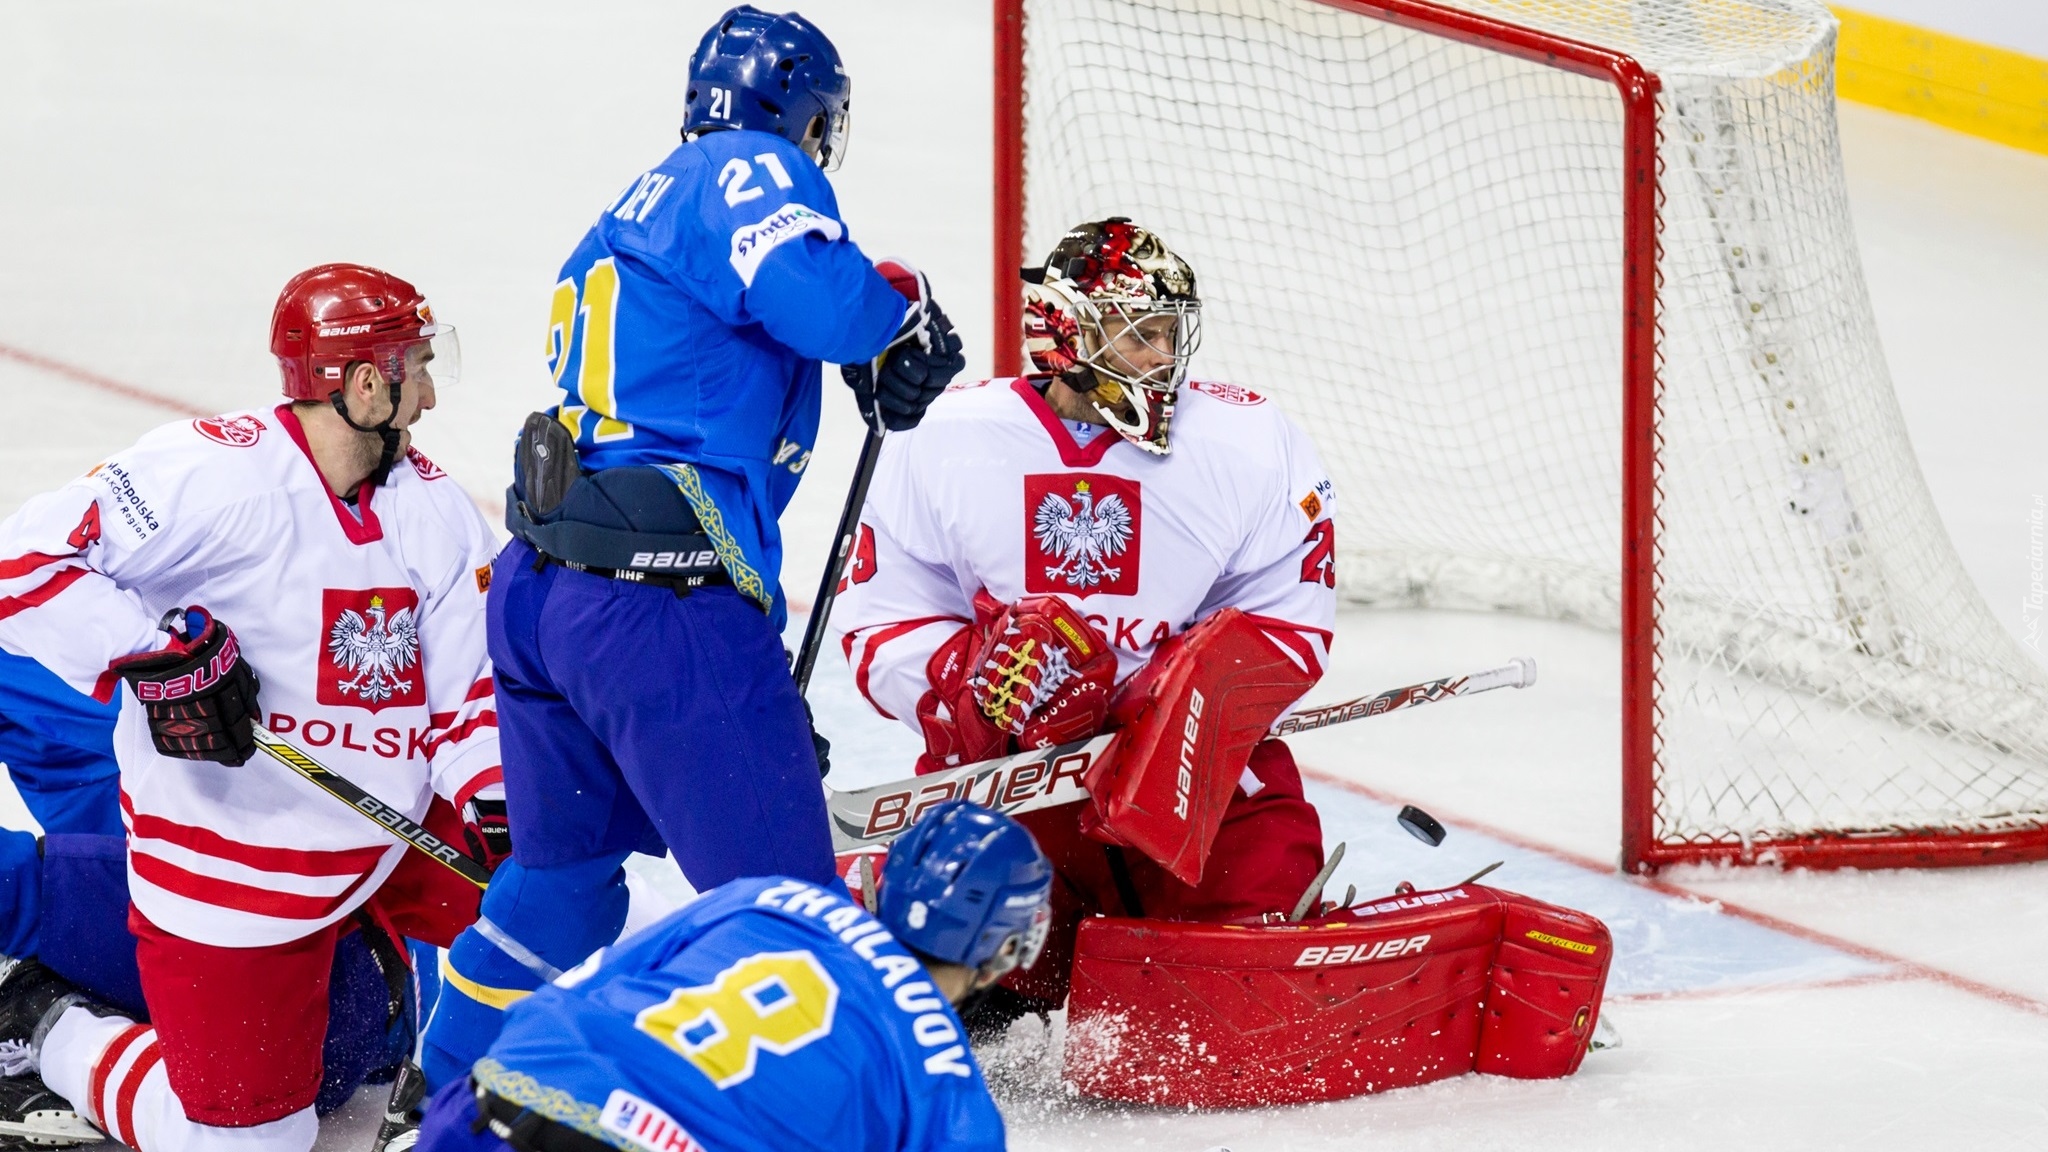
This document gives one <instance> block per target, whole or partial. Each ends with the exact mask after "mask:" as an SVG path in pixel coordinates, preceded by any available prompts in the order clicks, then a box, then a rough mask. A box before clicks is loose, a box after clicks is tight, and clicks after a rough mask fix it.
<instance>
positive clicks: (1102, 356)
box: [1088, 300, 1202, 396]
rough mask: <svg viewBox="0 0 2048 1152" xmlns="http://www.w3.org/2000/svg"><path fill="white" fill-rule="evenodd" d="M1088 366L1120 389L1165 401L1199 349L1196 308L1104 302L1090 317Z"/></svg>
mask: <svg viewBox="0 0 2048 1152" xmlns="http://www.w3.org/2000/svg"><path fill="white" fill-rule="evenodd" d="M1090 319H1091V320H1092V321H1093V323H1092V324H1091V325H1090V328H1092V329H1093V331H1092V332H1090V334H1089V343H1090V344H1092V345H1093V347H1092V348H1091V349H1090V350H1089V355H1088V366H1089V367H1090V368H1093V369H1095V370H1096V371H1097V372H1100V373H1102V374H1103V375H1105V376H1108V377H1109V378H1110V379H1112V380H1115V381H1117V382H1118V383H1120V384H1124V385H1128V386H1129V387H1132V388H1139V389H1143V390H1144V391H1147V392H1156V393H1164V394H1166V395H1168V396H1171V395H1173V394H1175V393H1177V392H1179V391H1180V386H1181V382H1182V381H1183V380H1185V379H1187V374H1188V362H1189V361H1190V360H1192V359H1193V358H1194V355H1195V349H1196V348H1198V347H1200V346H1201V343H1202V306H1201V304H1199V303H1197V302H1195V301H1192V300H1165V301H1145V302H1143V303H1135V302H1122V301H1118V302H1104V303H1101V304H1098V305H1096V307H1095V309H1094V315H1093V316H1092V317H1090Z"/></svg>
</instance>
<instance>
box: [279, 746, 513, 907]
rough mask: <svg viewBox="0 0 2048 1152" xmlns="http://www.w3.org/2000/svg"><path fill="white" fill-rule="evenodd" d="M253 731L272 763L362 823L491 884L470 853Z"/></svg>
mask: <svg viewBox="0 0 2048 1152" xmlns="http://www.w3.org/2000/svg"><path fill="white" fill-rule="evenodd" d="M252 731H253V732H254V733H255V736H256V746H257V747H259V748H261V749H263V750H264V751H265V752H268V753H269V754H270V758H271V759H273V760H275V761H277V762H278V763H280V764H282V765H284V766H285V767H287V768H289V769H291V770H292V771H294V772H297V773H298V774H299V775H301V776H304V777H305V778H306V779H307V780H310V781H312V782H313V785H314V786H315V787H317V788H319V789H320V790H321V791H322V792H325V793H327V794H328V795H329V796H332V797H334V798H335V799H336V800H339V801H341V802H342V803H344V804H346V805H348V806H349V807H351V808H353V809H355V810H356V811H357V812H358V813H360V814H361V815H362V817H363V819H365V820H368V821H370V822H371V823H374V824H376V825H377V826H378V827H379V828H382V829H384V830H385V831H386V832H389V833H391V835H393V836H396V837H397V838H398V839H399V840H400V841H401V842H403V843H404V844H405V845H407V846H408V847H410V848H413V849H415V850H417V851H419V852H421V853H423V854H424V855H426V856H427V857H429V858H431V859H432V860H433V861H434V862H435V863H436V864H439V865H441V866H442V867H444V868H447V869H448V870H449V871H451V872H453V873H455V874H456V875H457V876H460V877H462V878H463V879H464V880H467V881H469V882H470V883H471V884H474V885H476V886H477V887H479V888H482V887H484V886H486V885H488V884H489V883H490V882H491V874H490V873H489V872H486V871H484V869H483V865H481V864H478V863H477V862H476V861H475V860H472V859H470V857H469V854H468V853H466V852H461V851H458V850H457V849H455V848H454V847H453V846H451V845H450V844H449V843H448V842H447V841H445V840H443V839H441V838H440V837H439V836H436V835H434V834H433V833H432V832H429V831H427V830H426V829H425V828H422V827H420V826H419V825H418V824H415V823H413V821H412V818H411V817H409V816H407V815H406V814H405V813H403V812H400V811H399V810H398V809H396V808H393V807H392V806H391V805H389V804H386V803H385V802H384V801H382V800H379V799H377V798H376V797H375V796H372V795H370V794H369V793H368V792H365V791H363V790H362V788H361V787H359V786H357V784H356V782H355V781H353V780H350V779H349V778H348V777H346V776H339V775H336V774H335V773H334V771H333V770H332V769H330V768H328V767H327V766H326V765H324V764H322V763H320V762H319V761H318V760H315V759H313V758H312V757H311V756H308V755H306V754H305V753H304V752H301V751H299V750H298V748H296V747H294V746H293V745H292V744H291V742H290V741H288V740H286V739H284V738H283V737H282V736H279V735H277V734H276V733H274V732H271V731H268V730H267V729H265V728H264V727H263V726H262V725H260V724H259V725H254V726H253V727H252Z"/></svg>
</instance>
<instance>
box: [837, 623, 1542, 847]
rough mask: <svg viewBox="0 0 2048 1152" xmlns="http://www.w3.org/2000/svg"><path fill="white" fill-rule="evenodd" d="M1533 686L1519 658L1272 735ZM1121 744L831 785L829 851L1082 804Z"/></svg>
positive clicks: (1295, 717)
mask: <svg viewBox="0 0 2048 1152" xmlns="http://www.w3.org/2000/svg"><path fill="white" fill-rule="evenodd" d="M1535 682H1536V661H1534V660H1531V659H1529V658H1528V657H1526V656H1518V657H1516V658H1515V659H1514V660H1512V661H1510V662H1508V663H1506V664H1503V665H1501V666H1500V667H1498V668H1488V669H1487V670H1486V671H1484V672H1474V673H1471V674H1470V675H1466V676H1451V677H1446V678H1445V679H1442V680H1430V681H1427V682H1425V683H1422V684H1410V685H1408V686H1407V687H1405V688H1394V689H1391V690H1389V691H1386V692H1381V693H1379V694H1378V695H1376V696H1360V697H1359V698H1358V699H1356V700H1345V701H1343V702H1341V703H1337V704H1325V705H1323V706H1322V707H1320V708H1303V709H1299V710H1297V711H1294V712H1289V713H1288V714H1287V715H1285V716H1282V717H1281V718H1280V720H1279V722H1277V723H1275V724H1274V725H1273V728H1272V733H1273V735H1275V736H1286V735H1288V734H1290V733H1294V732H1310V731H1313V730H1315V729H1317V728H1327V727H1329V726H1330V725H1332V724H1343V723H1345V722H1347V721H1351V720H1358V719H1362V718H1364V717H1367V716H1380V715H1384V714H1385V713H1388V712H1398V711H1400V710H1401V709H1404V708H1415V707H1418V706H1420V705H1423V704H1433V703H1435V702H1436V701H1438V700H1448V699H1450V698H1452V697H1454V696H1471V695H1474V694H1475V693H1479V692H1491V691H1493V690H1494V689H1495V688H1527V687H1528V686H1529V685H1531V684H1534V683H1535ZM1116 738H1117V733H1115V732H1105V733H1103V734H1102V735H1100V736H1095V737H1092V738H1090V739H1087V740H1076V741H1074V742H1073V743H1071V744H1061V745H1059V746H1057V747H1054V748H1041V749H1039V750H1037V751H1035V752H1019V753H1017V754H1016V755H1014V756H1003V757H999V758H997V759H994V760H983V761H981V762H979V763H976V764H962V765H961V766H960V767H958V768H949V769H947V770H946V771H944V772H934V773H932V774H931V775H929V776H912V777H910V778H909V779H907V780H891V781H889V782H888V783H886V784H876V785H872V786H870V787H867V788H855V789H852V790H849V791H846V792H835V791H833V790H832V788H831V787H830V786H827V787H826V789H825V807H826V809H827V810H828V811H829V812H830V813H831V817H832V851H833V852H834V853H836V854H838V855H841V856H843V855H845V854H847V853H849V852H880V851H882V850H883V849H886V848H887V847H888V846H889V842H890V841H891V840H894V839H895V838H896V837H897V836H898V835H899V834H901V833H902V831H903V830H904V829H906V828H908V827H910V825H911V824H912V823H914V822H915V821H916V819H917V818H918V817H919V816H921V815H923V814H924V810H925V809H927V808H929V807H931V806H932V805H934V804H937V803H938V802H939V801H941V800H947V799H951V798H953V797H955V796H957V797H960V798H962V799H967V800H973V801H974V802H976V803H978V804H982V805H985V806H987V807H990V808H994V809H997V810H999V811H1002V812H1007V813H1009V814H1011V815H1013V816H1014V815H1016V814H1017V813H1019V812H1036V811H1037V810H1039V809H1041V808H1055V807H1058V806H1059V805H1061V804H1072V803H1074V802H1076V801H1078V800H1085V799H1087V797H1088V789H1087V788H1086V787H1084V786H1083V785H1082V783H1081V778H1082V776H1084V775H1085V774H1086V773H1087V771H1088V769H1089V768H1090V767H1092V766H1093V765H1094V764H1095V762H1096V761H1097V760H1098V759H1100V758H1101V757H1102V756H1103V755H1104V754H1105V753H1107V752H1108V750H1109V747H1110V744H1111V743H1112V742H1113V741H1115V740H1116Z"/></svg>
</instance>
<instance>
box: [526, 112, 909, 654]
mask: <svg viewBox="0 0 2048 1152" xmlns="http://www.w3.org/2000/svg"><path fill="white" fill-rule="evenodd" d="M904 307H905V306H904V301H903V298H902V297H901V296H900V295H898V294H897V293H896V292H895V290H893V289H892V288H890V287H889V283H888V281H886V280H884V279H883V278H882V276H881V274H880V273H878V272H876V271H875V269H874V265H873V264H872V263H871V262H870V261H869V260H868V258H867V257H866V256H865V255H863V254H862V252H861V250H860V249H859V248H858V247H857V246H855V244H854V243H853V241H852V239H851V238H850V237H849V236H848V235H847V231H846V226H845V225H844V224H842V223H841V222H840V221H839V202H838V198H837V197H835V196H834V195H833V193H832V185H831V183H830V182H829V181H827V180H826V178H825V174H824V173H823V172H822V171H821V170H819V168H818V166H817V165H816V164H815V163H813V162H812V161H811V160H810V158H809V157H807V156H805V155H804V154H803V152H802V151H800V150H799V149H798V148H797V147H796V146H795V145H793V144H791V143H789V142H788V141H786V140H784V139H782V138H781V137H779V136H774V135H770V134H768V133H765V132H748V131H730V132H713V133H710V134H708V135H706V136H704V137H702V138H700V139H698V140H696V141H694V142H690V143H685V144H683V145H682V146H681V147H679V148H677V149H676V150H675V151H674V152H672V153H670V154H669V156H668V158H667V159H666V160H663V161H662V162H661V164H660V165H659V166H658V167H655V168H653V169H651V170H649V171H647V172H644V173H642V174H641V175H640V176H639V177H637V178H636V179H635V180H634V181H633V182H632V183H631V184H629V185H628V186H627V187H626V188H625V190H624V191H622V192H621V193H620V194H619V197H618V199H617V200H615V201H614V202H613V203H612V205H611V206H610V207H609V208H607V209H606V210H605V211H604V212H603V214H601V215H600V216H599V217H598V219H597V223H595V224H593V225H592V226H591V228H590V231H589V232H588V233H587V234H585V236H584V237H583V242H582V243H581V244H579V245H577V247H576V251H575V252H574V253H573V254H571V255H570V257H569V260H568V262H567V263H566V264H564V265H563V266H562V274H561V278H560V281H559V282H558V283H557V284H556V285H555V294H554V303H553V306H552V308H551V310H550V318H549V328H548V366H549V369H550V370H551V371H552V372H553V374H554V379H555V383H556V385H557V386H559V387H560V388H561V389H562V392H563V397H562V401H561V405H560V408H559V409H558V414H559V416H560V418H561V420H562V422H563V423H564V424H565V425H567V426H568V428H569V429H570V431H571V432H573V433H575V435H576V442H577V446H578V449H579V451H580V453H581V456H582V460H583V464H584V466H585V467H586V468H590V469H593V470H596V469H604V468H616V467H620V466H623V465H636V464H651V465H670V466H671V468H670V473H671V475H672V476H674V477H675V479H676V481H677V483H678V484H679V485H680V486H681V487H682V488H683V490H684V492H685V494H686V495H688V496H689V498H690V501H691V503H692V504H693V505H694V506H695V508H696V510H697V515H698V519H699V520H701V521H702V522H703V524H704V528H705V531H706V534H707V535H709V536H710V537H711V538H712V541H713V543H714V544H715V545H716V546H717V548H718V552H719V556H720V559H721V560H722V561H723V563H724V565H725V567H726V569H727V570H728V571H729V572H730V573H731V574H732V577H733V583H734V585H735V586H736V587H737V588H738V589H739V590H740V592H742V593H743V594H745V595H748V596H750V597H752V598H753V599H755V600H756V601H757V602H759V603H761V604H762V606H763V607H766V608H769V609H770V610H771V614H773V615H774V616H775V617H776V618H777V625H778V626H779V625H780V617H781V615H782V612H781V608H782V605H781V597H780V596H779V595H778V594H777V591H778V581H779V577H780V570H781V565H782V542H781V537H780V534H779V532H778V531H777V527H776V518H777V517H778V516H779V515H780V514H781V512H782V509H783V508H784V507H785V506H787V505H788V503H789V500H790V497H791V496H792V495H793V494H794V493H795V491H796V485H797V481H798V480H799V478H800V477H801V476H802V475H803V470H804V467H805V465H807V464H808V463H809V462H810V455H811V447H812V444H813V443H814V442H815V440H816V438H817V433H818V413H819V397H820V391H821V388H820V380H821V377H822V373H821V362H822V361H831V362H833V363H835V364H845V363H857V362H860V361H863V360H868V359H871V358H873V357H874V356H875V355H877V354H878V353H880V351H881V350H882V348H883V347H884V346H885V345H887V343H888V342H889V340H890V338H891V337H893V336H894V335H895V333H896V330H897V328H898V327H899V326H900V325H901V323H902V320H903V315H904Z"/></svg>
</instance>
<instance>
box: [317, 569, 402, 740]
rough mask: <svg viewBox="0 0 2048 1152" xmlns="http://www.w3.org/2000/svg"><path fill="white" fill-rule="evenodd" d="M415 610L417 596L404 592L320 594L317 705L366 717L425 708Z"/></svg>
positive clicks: (336, 591)
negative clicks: (348, 709)
mask: <svg viewBox="0 0 2048 1152" xmlns="http://www.w3.org/2000/svg"><path fill="white" fill-rule="evenodd" d="M419 606H420V597H419V593H417V592H415V591H413V590H412V589H410V588H362V589H340V588H329V589H327V590H326V591H325V592H323V593H321V596H320V611H321V620H322V621H324V624H323V625H322V629H321V631H322V639H321V644H320V684H319V693H318V699H319V701H320V703H322V704H344V705H353V706H355V707H357V708H367V709H369V710H370V711H372V712H376V711H379V710H381V709H384V708H415V707H418V706H420V705H422V704H425V703H426V702H427V687H426V678H425V677H424V676H422V675H421V669H420V632H419Z"/></svg>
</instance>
